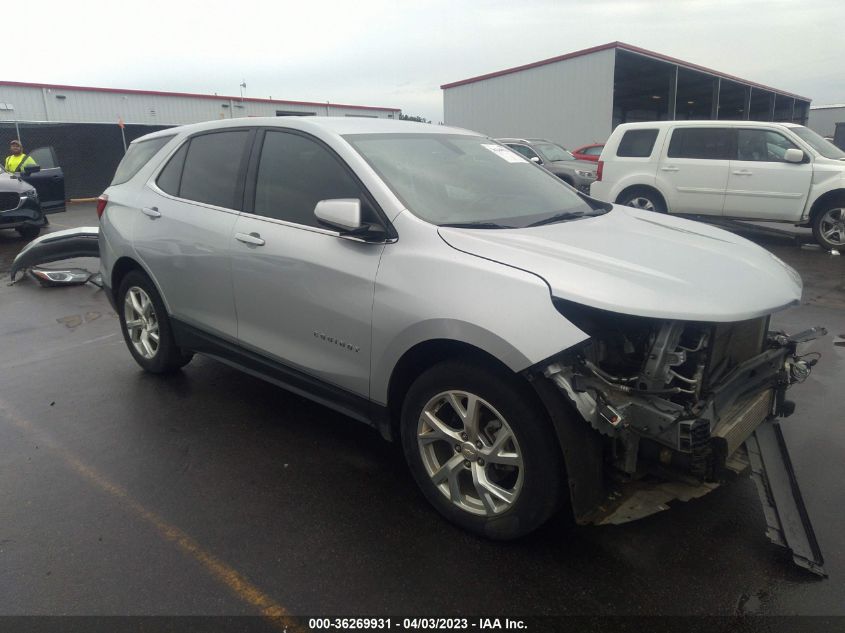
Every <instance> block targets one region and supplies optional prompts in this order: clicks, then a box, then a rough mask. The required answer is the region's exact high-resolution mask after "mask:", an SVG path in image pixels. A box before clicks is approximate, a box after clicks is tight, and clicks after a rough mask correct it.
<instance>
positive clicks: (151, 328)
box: [117, 270, 193, 374]
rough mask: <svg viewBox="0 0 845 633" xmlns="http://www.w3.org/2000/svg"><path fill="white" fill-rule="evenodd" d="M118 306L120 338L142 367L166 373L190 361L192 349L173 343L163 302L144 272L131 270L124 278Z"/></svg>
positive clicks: (171, 331)
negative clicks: (121, 337) (184, 348)
mask: <svg viewBox="0 0 845 633" xmlns="http://www.w3.org/2000/svg"><path fill="white" fill-rule="evenodd" d="M117 308H118V316H119V318H120V329H121V331H122V332H123V340H124V341H126V346H127V347H128V348H129V353H130V354H132V358H134V359H135V362H136V363H138V364H139V365H140V366H141V368H143V369H144V370H145V371H148V372H150V373H152V374H167V373H171V372H174V371H176V370H177V369H179V368H180V367H184V366H185V365H187V364H188V363H189V362H190V361H191V358H193V353H190V352H184V351H183V350H182V349H181V348H180V347H178V346H177V345H176V341H175V339H174V338H173V329H172V327H171V325H170V317H169V316H168V314H167V310H166V309H165V307H164V302H163V301H162V299H161V296H160V295H159V293H158V290H157V289H156V287H155V284H153V282H152V281H151V280H150V278H149V277H147V275H145V274H144V273H142V272H140V271H138V270H133V271H130V272H129V273H128V274H127V275H126V277H124V278H123V281H121V283H120V289H119V290H118V293H117Z"/></svg>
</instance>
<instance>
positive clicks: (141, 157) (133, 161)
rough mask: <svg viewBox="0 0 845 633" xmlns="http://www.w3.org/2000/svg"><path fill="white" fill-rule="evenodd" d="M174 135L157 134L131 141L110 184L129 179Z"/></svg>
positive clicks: (120, 182)
mask: <svg viewBox="0 0 845 633" xmlns="http://www.w3.org/2000/svg"><path fill="white" fill-rule="evenodd" d="M174 136H176V135H175V134H173V135H170V136H159V137H156V138H151V139H150V140H149V141H136V142H135V143H132V144H131V145H130V146H129V149H127V150H126V154H124V155H123V160H121V161H120V164H119V165H118V166H117V170H116V171H115V172H114V178H112V181H111V184H113V185H120V184H123V183H124V182H127V181H128V180H130V179H131V178H132V177H133V176H134V175H135V174H137V173H138V172H139V171H141V167H143V166H144V165H146V164H147V161H149V160H150V159H151V158H152V157H153V156H155V154H156V152H158V150H160V149H161V148H162V147H164V145H165V143H167V142H168V141H169V140H170V139H172V138H173V137H174Z"/></svg>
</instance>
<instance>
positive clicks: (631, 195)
mask: <svg viewBox="0 0 845 633" xmlns="http://www.w3.org/2000/svg"><path fill="white" fill-rule="evenodd" d="M619 204H623V205H625V206H626V207H633V208H635V209H641V210H643V211H654V212H655V213H666V203H665V202H664V201H663V198H662V197H661V196H660V194H659V193H657V192H656V191H654V189H647V188H639V189H631V190H630V191H628V192H626V193H625V194H623V195H622V196H620V197H619Z"/></svg>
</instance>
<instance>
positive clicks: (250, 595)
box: [0, 400, 306, 633]
mask: <svg viewBox="0 0 845 633" xmlns="http://www.w3.org/2000/svg"><path fill="white" fill-rule="evenodd" d="M0 413H2V414H3V416H4V417H5V418H6V419H8V420H9V421H10V422H11V423H12V424H14V425H15V426H16V427H18V428H19V429H21V430H23V431H25V432H27V433H29V434H31V435H36V436H37V437H38V441H39V442H40V443H41V444H42V445H43V446H46V447H47V448H49V449H50V450H52V451H53V452H55V453H56V454H57V455H59V457H61V458H62V460H63V461H64V462H65V463H66V464H67V465H68V466H69V467H70V468H71V469H72V470H73V471H74V472H75V473H77V474H78V475H79V476H80V477H82V478H83V479H84V480H86V481H87V482H88V483H89V484H92V485H94V486H95V487H97V488H99V489H100V490H102V491H103V492H106V493H108V494H109V495H110V496H112V497H113V498H115V499H116V500H117V501H118V502H119V503H120V504H121V505H122V506H123V507H124V508H126V509H127V510H129V511H130V512H131V513H132V514H134V515H136V516H137V517H139V518H140V519H142V520H144V521H145V522H147V523H148V524H150V525H152V527H153V528H155V530H156V532H158V534H159V535H160V536H161V537H162V538H164V539H165V540H167V541H170V542H171V543H174V544H175V545H176V546H177V547H178V548H179V549H180V550H182V552H184V553H185V554H188V555H189V556H191V557H192V558H193V559H194V560H196V561H197V562H199V563H200V564H201V565H202V566H203V567H204V568H205V570H206V571H207V572H209V574H210V575H211V576H212V577H214V578H215V579H216V580H218V581H219V582H221V583H223V584H224V585H226V587H228V588H229V589H230V590H231V591H232V593H234V594H235V595H236V596H237V597H238V598H240V599H241V600H243V601H244V602H246V603H247V604H249V605H251V606H253V607H256V608H257V609H258V610H259V612H260V613H261V615H263V616H264V617H266V618H269V619H270V620H271V621H272V622H273V623H274V624H276V625H277V627H278V628H279V629H282V630H284V631H286V632H290V633H292V632H294V631H305V630H306V629H304V628H303V627H302V626H300V625H299V624H298V623H297V622H296V621H295V620H293V619H292V618H291V616H290V614H289V613H288V612H287V610H286V609H285V608H284V607H282V606H281V605H279V604H277V603H276V602H274V601H273V599H272V598H271V597H270V596H268V595H267V594H265V593H264V592H262V591H261V590H260V589H259V588H258V587H256V586H255V585H253V584H252V583H250V582H249V580H247V579H246V578H245V577H244V576H243V575H242V574H240V573H239V572H238V571H237V570H235V569H234V568H232V567H230V566H229V565H227V564H226V563H224V562H223V561H221V560H220V559H219V558H217V557H216V556H214V555H213V554H210V553H208V552H206V551H205V550H204V549H203V548H202V547H201V546H200V544H199V543H197V542H196V541H195V540H194V539H193V538H192V537H191V536H190V535H189V534H187V533H186V532H185V531H183V530H181V529H179V528H178V527H176V526H174V525H171V524H169V523H168V522H167V521H165V520H164V519H163V518H161V517H160V516H159V515H157V514H156V513H155V512H153V511H152V510H149V509H147V508H146V507H144V506H143V505H142V504H141V503H139V502H138V501H136V500H135V499H133V498H132V497H130V496H129V493H128V492H127V491H126V489H125V488H123V487H121V486H119V485H118V484H115V483H113V482H111V481H109V479H108V478H107V477H106V476H105V475H103V474H102V473H100V472H98V471H97V470H95V469H94V468H93V467H91V466H89V465H87V464H86V463H84V462H83V461H82V460H80V459H79V458H78V457H76V456H75V455H74V454H73V453H71V452H69V451H67V450H66V449H64V448H62V447H61V446H60V445H59V444H58V443H57V442H56V441H55V440H53V439H52V438H51V437H50V436H49V435H47V433H45V432H44V431H41V430H40V429H38V428H36V427H35V425H33V424H32V423H31V422H30V421H29V420H27V419H25V418H23V417H21V416H20V415H18V414H17V413H16V412H15V411H14V410H13V409H12V408H11V407H10V406H9V405H8V404H7V403H6V402H4V401H3V400H0Z"/></svg>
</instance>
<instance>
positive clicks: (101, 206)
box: [97, 194, 109, 218]
mask: <svg viewBox="0 0 845 633" xmlns="http://www.w3.org/2000/svg"><path fill="white" fill-rule="evenodd" d="M108 201H109V197H108V196H107V195H106V194H103V195H101V196H100V197H99V198H97V217H98V218H101V217H103V211H105V210H106V204H107V203H108Z"/></svg>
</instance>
